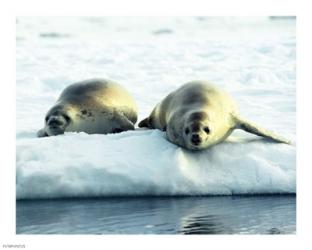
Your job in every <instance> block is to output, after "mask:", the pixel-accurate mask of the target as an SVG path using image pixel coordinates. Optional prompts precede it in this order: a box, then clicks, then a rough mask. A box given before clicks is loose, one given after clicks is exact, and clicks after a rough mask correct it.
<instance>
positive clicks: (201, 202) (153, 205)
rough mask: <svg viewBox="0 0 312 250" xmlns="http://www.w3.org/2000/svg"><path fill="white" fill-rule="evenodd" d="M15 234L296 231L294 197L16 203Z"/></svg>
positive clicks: (33, 201)
mask: <svg viewBox="0 0 312 250" xmlns="http://www.w3.org/2000/svg"><path fill="white" fill-rule="evenodd" d="M16 233H17V234H295V233H296V197H295V196H294V195H271V196H215V197H139V198H138V197H136V198H134V197H122V198H121V197H119V198H118V197H114V198H101V199H59V200H28V201H17V203H16Z"/></svg>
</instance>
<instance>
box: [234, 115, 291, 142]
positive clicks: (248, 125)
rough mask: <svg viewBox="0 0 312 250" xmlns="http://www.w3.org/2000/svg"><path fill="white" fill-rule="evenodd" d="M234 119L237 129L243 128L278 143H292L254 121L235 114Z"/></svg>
mask: <svg viewBox="0 0 312 250" xmlns="http://www.w3.org/2000/svg"><path fill="white" fill-rule="evenodd" d="M234 120H235V123H236V126H235V128H236V129H242V130H245V131H246V132H249V133H252V134H255V135H258V136H262V137H265V138H267V139H270V140H272V141H275V142H278V143H286V144H291V141H290V140H288V139H286V138H283V137H282V136H279V135H277V134H275V133H274V132H272V131H269V130H267V129H264V128H261V127H259V126H257V125H255V124H254V123H252V122H250V121H247V120H245V119H243V118H241V117H238V116H234Z"/></svg>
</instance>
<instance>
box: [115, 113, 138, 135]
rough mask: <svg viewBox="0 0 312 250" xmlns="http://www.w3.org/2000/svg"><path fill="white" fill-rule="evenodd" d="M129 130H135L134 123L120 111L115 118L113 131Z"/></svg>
mask: <svg viewBox="0 0 312 250" xmlns="http://www.w3.org/2000/svg"><path fill="white" fill-rule="evenodd" d="M127 130H134V124H133V123H132V122H131V121H130V120H129V119H128V118H127V117H126V116H125V115H123V114H121V113H118V115H116V116H115V118H114V127H113V129H112V133H120V132H123V131H127Z"/></svg>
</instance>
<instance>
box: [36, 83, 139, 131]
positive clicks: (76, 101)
mask: <svg viewBox="0 0 312 250" xmlns="http://www.w3.org/2000/svg"><path fill="white" fill-rule="evenodd" d="M136 121H137V106H136V104H135V101H134V99H133V98H132V96H131V95H130V94H129V93H128V91H127V90H126V89H125V88H123V87H122V86H121V85H119V84H118V83H116V82H114V81H111V80H106V79H90V80H85V81H82V82H77V83H74V84H72V85H69V86H68V87H66V88H65V89H64V90H63V92H62V93H61V95H60V97H59V98H58V100H57V102H56V103H55V105H54V106H53V107H52V108H51V109H50V110H49V111H48V112H47V114H46V116H45V126H44V128H43V129H41V130H39V131H38V133H37V136H38V137H44V136H53V135H59V134H63V133H64V132H85V133H88V134H107V133H118V132H122V131H126V130H134V124H135V123H136Z"/></svg>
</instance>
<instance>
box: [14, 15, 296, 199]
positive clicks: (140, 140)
mask: <svg viewBox="0 0 312 250" xmlns="http://www.w3.org/2000/svg"><path fill="white" fill-rule="evenodd" d="M16 39H17V45H16V60H17V61H16V63H17V76H16V79H17V82H16V94H17V95H16V96H17V100H16V104H17V110H16V111H17V117H16V128H17V131H16V145H17V152H16V157H17V160H16V167H17V170H16V171H17V172H16V174H17V198H18V199H22V198H50V197H73V196H75V197H82V196H107V195H109V196H111V195H143V194H145V195H151V194H155V195H176V194H187V195H195V194H238V193H276V192H277V193H289V192H291V193H292V192H296V176H295V173H296V170H295V169H296V165H295V161H296V148H295V128H296V126H295V112H296V102H295V95H296V93H295V89H296V88H295V81H296V74H295V71H296V65H295V61H296V38H295V20H294V19H290V20H270V19H268V18H264V17H263V18H206V17H179V18H117V17H114V18H86V17H85V18H74V17H73V18H52V17H51V18H29V17H23V18H18V20H17V37H16ZM94 77H101V78H109V79H113V80H116V81H118V82H120V83H121V84H122V85H124V86H125V87H126V88H127V89H128V90H129V92H131V93H132V94H133V96H134V97H135V99H136V101H137V104H138V107H139V119H142V118H144V117H145V116H147V115H148V114H149V112H150V111H151V109H152V107H153V106H154V105H155V104H156V103H157V102H159V101H160V100H161V99H162V98H163V97H164V96H165V95H166V94H167V93H168V92H170V91H172V90H174V89H175V88H177V87H178V86H180V85H181V84H183V83H185V82H187V81H189V80H195V79H205V80H209V81H211V82H214V83H215V84H217V85H220V87H222V88H225V89H226V90H228V92H230V93H231V94H232V95H233V96H234V98H235V99H236V100H237V102H238V105H239V107H240V110H241V114H242V115H243V116H244V117H246V118H248V119H249V120H252V121H254V122H255V123H257V124H259V125H261V126H263V127H266V128H268V129H271V130H273V131H275V132H276V133H279V134H281V135H283V136H284V137H288V138H289V139H291V140H292V141H293V142H294V143H293V145H284V144H274V143H270V142H266V141H264V140H253V139H259V138H257V137H255V136H253V135H250V134H247V133H244V132H240V131H238V132H235V133H234V136H233V137H232V138H230V140H229V141H227V142H225V143H222V144H220V145H217V146H215V147H213V148H211V149H210V150H206V151H203V152H198V153H191V152H188V151H185V150H183V149H181V148H178V147H176V146H175V145H172V144H171V143H169V142H168V141H167V140H166V139H165V135H164V133H163V132H161V131H156V130H155V131H149V130H137V131H129V132H124V133H121V134H114V135H87V134H84V133H67V134H65V135H63V136H57V137H49V138H40V139H39V138H36V136H35V134H36V132H37V130H38V129H40V128H41V127H42V126H43V119H44V115H45V113H46V111H47V110H48V109H49V107H50V106H51V105H52V104H53V103H54V102H55V100H56V98H57V97H58V95H59V94H60V92H61V91H62V89H63V88H64V87H65V86H67V85H68V84H70V83H73V82H75V81H80V80H84V79H87V78H94Z"/></svg>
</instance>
